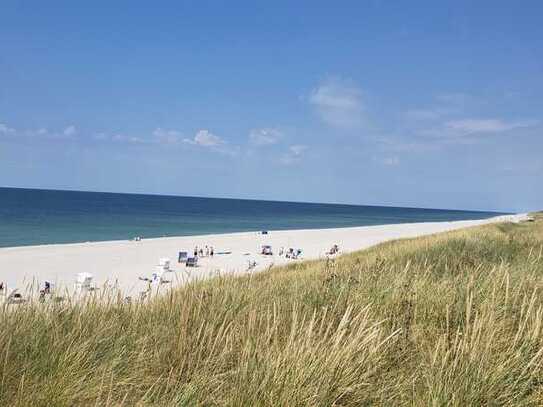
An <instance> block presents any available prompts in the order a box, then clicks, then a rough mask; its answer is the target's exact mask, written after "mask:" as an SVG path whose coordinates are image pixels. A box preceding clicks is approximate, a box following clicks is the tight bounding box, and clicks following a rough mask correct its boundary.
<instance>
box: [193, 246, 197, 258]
mask: <svg viewBox="0 0 543 407" xmlns="http://www.w3.org/2000/svg"><path fill="white" fill-rule="evenodd" d="M197 256H198V246H195V247H194V257H197Z"/></svg>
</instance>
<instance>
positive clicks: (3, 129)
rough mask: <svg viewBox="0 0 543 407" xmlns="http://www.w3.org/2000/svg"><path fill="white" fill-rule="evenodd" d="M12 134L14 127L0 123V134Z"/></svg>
mask: <svg viewBox="0 0 543 407" xmlns="http://www.w3.org/2000/svg"><path fill="white" fill-rule="evenodd" d="M1 134H3V135H6V136H12V135H14V134H15V129H13V128H11V127H8V125H7V124H4V123H0V135H1Z"/></svg>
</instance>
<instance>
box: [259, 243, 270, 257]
mask: <svg viewBox="0 0 543 407" xmlns="http://www.w3.org/2000/svg"><path fill="white" fill-rule="evenodd" d="M261 254H263V255H264V256H271V255H272V254H273V251H272V247H271V246H269V245H263V246H262V251H261Z"/></svg>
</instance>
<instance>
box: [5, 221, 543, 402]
mask: <svg viewBox="0 0 543 407" xmlns="http://www.w3.org/2000/svg"><path fill="white" fill-rule="evenodd" d="M542 288H543V216H541V215H537V216H536V221H535V222H530V223H523V224H497V225H487V226H483V227H478V228H471V229H465V230H460V231H455V232H450V233H445V234H439V235H434V236H429V237H423V238H418V239H407V240H400V241H395V242H390V243H386V244H382V245H379V246H377V247H374V248H372V249H369V250H366V251H361V252H357V253H354V254H350V255H345V256H342V257H339V258H338V259H336V260H334V261H313V262H304V263H294V264H292V265H290V266H287V267H281V268H276V269H272V270H270V271H268V272H263V273H259V274H255V275H253V276H247V277H237V278H228V277H225V278H217V279H213V280H209V281H205V282H199V283H193V284H190V285H188V286H186V287H184V288H182V289H179V290H177V291H175V292H172V293H171V294H170V295H167V296H164V297H161V298H155V299H154V300H152V301H150V302H147V303H141V304H137V303H135V304H124V303H122V302H115V301H111V302H109V303H104V302H100V301H94V302H93V301H89V302H88V303H86V304H78V303H74V304H49V305H47V306H43V305H39V304H27V305H25V306H18V307H15V308H10V309H9V310H7V309H3V310H0V405H2V406H4V405H5V406H27V405H32V406H75V405H98V406H121V405H123V406H132V405H142V406H144V405H146V406H147V405H148V406H151V405H159V406H196V405H198V406H199V405H205V406H231V405H232V406H332V405H334V406H369V405H382V406H421V405H424V406H426V405H428V406H470V405H473V406H475V405H477V406H479V405H489V406H490V405H491V406H505V405H510V406H513V405H515V406H516V405H523V406H529V405H534V406H535V405H541V404H543V386H542V383H543V382H542V381H543V371H542V363H543V331H542V322H543V295H542Z"/></svg>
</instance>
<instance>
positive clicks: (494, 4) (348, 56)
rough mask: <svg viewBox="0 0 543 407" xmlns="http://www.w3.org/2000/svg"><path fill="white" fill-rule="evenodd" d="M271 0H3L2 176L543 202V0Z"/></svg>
mask: <svg viewBox="0 0 543 407" xmlns="http://www.w3.org/2000/svg"><path fill="white" fill-rule="evenodd" d="M258 3H264V2H207V1H199V2H153V3H152V4H151V3H147V4H146V5H145V4H143V2H142V3H139V2H121V1H118V2H105V1H103V2H102V1H93V2H73V1H69V2H68V1H66V2H62V1H55V2H42V1H40V2H38V1H34V2H29V1H17V2H13V1H6V0H4V1H3V2H2V3H0V185H3V186H17V187H40V188H60V189H84V190H100V191H115V192H144V193H158V194H179V195H198V196H219V197H236V198H255V199H277V200H297V201H318V202H344V203H356V204H378V205H379V204H382V205H397V206H417V207H439V208H460V209H496V210H513V211H517V210H532V209H542V208H543V188H542V185H543V181H542V180H543V97H542V96H543V24H541V20H542V18H543V3H542V2H540V1H525V2H521V3H514V2H511V1H477V2H473V1H451V2H435V1H427V2H422V1H421V2H412V1H409V2H408V1H405V2H384V1H353V2H347V1H345V2H316V1H311V2H286V1H285V2H283V1H274V2H266V3H267V4H258ZM393 3H394V4H393Z"/></svg>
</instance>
